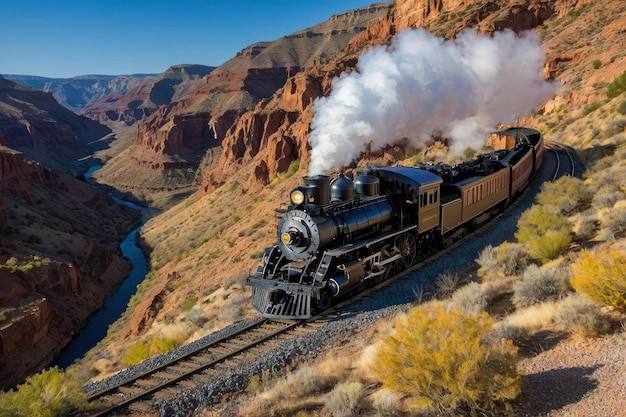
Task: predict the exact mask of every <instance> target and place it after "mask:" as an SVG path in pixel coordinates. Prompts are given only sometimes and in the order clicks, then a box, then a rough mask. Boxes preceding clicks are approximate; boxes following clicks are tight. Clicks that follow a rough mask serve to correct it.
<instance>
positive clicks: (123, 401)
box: [88, 142, 576, 417]
mask: <svg viewBox="0 0 626 417" xmlns="http://www.w3.org/2000/svg"><path fill="white" fill-rule="evenodd" d="M547 145H548V146H547V147H546V149H547V150H549V151H551V152H552V153H553V154H554V155H555V158H556V162H555V163H554V167H553V168H554V174H550V175H551V180H552V181H554V180H556V179H557V178H558V177H560V176H563V175H575V171H576V169H575V163H574V158H573V156H572V151H571V150H568V148H567V147H565V146H564V145H561V144H558V143H555V142H549V143H547ZM544 164H545V162H544ZM545 165H547V164H545ZM505 213H506V211H505V212H504V213H501V214H500V215H499V216H501V215H503V214H505ZM499 216H498V217H499ZM489 223H490V222H488V223H487V224H489ZM483 229H484V227H481V228H478V229H476V230H475V231H473V232H471V233H468V234H467V235H466V236H465V238H464V239H461V241H462V240H465V239H466V238H471V236H472V235H474V234H476V233H479V232H482V230H483ZM458 243H460V241H459V242H458ZM456 246H457V244H456V243H455V244H453V245H451V246H449V247H446V248H445V249H442V250H439V251H434V252H429V253H427V254H424V255H421V256H419V257H418V259H416V263H415V264H414V265H413V266H411V267H410V268H408V269H406V270H404V271H402V272H400V273H398V274H395V275H393V276H391V277H389V278H388V279H387V280H385V281H383V282H382V283H380V284H378V285H376V286H373V287H372V288H369V289H367V290H365V291H363V292H361V293H359V294H357V295H356V296H355V297H351V298H350V299H347V300H345V301H343V302H340V303H338V304H337V305H335V306H334V307H333V308H331V309H329V310H326V311H324V312H323V313H321V314H319V315H317V316H314V317H311V318H310V319H307V320H282V321H281V320H269V319H265V318H260V319H258V320H255V321H253V322H252V323H250V324H249V325H248V326H246V327H244V328H242V329H240V330H238V331H236V332H233V333H231V334H228V335H226V336H224V337H222V338H221V339H219V340H216V341H213V342H208V343H207V344H205V345H202V346H199V347H198V348H196V349H194V350H192V351H191V352H188V353H186V354H184V355H182V356H180V357H178V358H176V359H173V360H170V361H168V362H166V363H163V364H161V365H159V366H156V367H154V368H153V369H150V370H148V371H145V372H142V373H141V374H139V375H135V376H134V377H132V378H130V379H128V380H126V381H124V382H123V383H120V384H116V385H114V386H112V387H110V388H107V389H103V390H100V391H94V392H89V393H88V399H89V401H90V402H91V403H92V406H94V408H96V409H99V410H100V411H97V412H94V413H93V414H91V415H92V416H93V417H100V416H107V415H112V414H114V413H115V414H129V413H140V414H147V415H148V414H150V415H154V413H155V409H154V408H153V405H152V404H153V403H154V402H158V401H159V399H163V398H167V397H169V396H172V395H174V394H175V393H176V392H178V391H179V390H180V389H182V388H187V387H190V386H197V385H200V384H202V383H204V382H206V381H208V380H210V379H211V378H213V377H214V376H216V375H218V374H219V373H221V372H223V370H224V369H227V368H232V367H234V366H238V364H239V363H240V362H241V361H245V360H247V359H248V358H250V357H254V356H256V355H259V353H261V352H263V351H266V350H269V349H271V348H273V347H274V346H276V344H278V343H281V342H282V340H284V339H287V338H291V337H295V336H299V335H301V334H303V333H308V332H313V331H315V330H316V329H317V327H319V326H321V325H323V324H324V323H325V321H326V320H322V318H323V317H327V319H331V320H332V316H333V315H334V314H335V313H337V312H339V313H340V311H341V309H342V307H344V306H345V305H347V304H351V303H354V302H355V301H357V300H358V299H361V298H365V297H368V296H371V295H372V294H373V293H375V292H376V291H379V290H380V289H381V288H383V287H386V286H388V285H390V284H391V283H393V282H394V281H396V280H398V279H400V278H402V277H404V276H405V275H407V274H409V273H410V272H412V271H414V270H416V269H419V268H421V267H423V266H424V265H426V264H428V263H429V262H432V261H434V260H435V259H437V258H439V257H441V256H443V255H445V254H447V253H449V252H451V251H452V250H454V248H455V247H456Z"/></svg>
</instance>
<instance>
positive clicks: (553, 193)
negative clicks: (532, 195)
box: [537, 175, 593, 216]
mask: <svg viewBox="0 0 626 417" xmlns="http://www.w3.org/2000/svg"><path fill="white" fill-rule="evenodd" d="M592 199H593V193H592V192H591V190H590V189H589V187H587V185H586V184H585V183H584V182H583V181H582V180H581V179H579V178H576V177H572V176H569V175H566V176H563V177H561V178H559V179H558V180H556V181H555V182H544V183H543V185H542V186H541V192H540V193H539V194H537V202H538V203H539V204H540V205H542V206H544V207H546V208H549V209H550V211H554V212H556V213H558V214H562V215H565V216H570V215H572V214H574V213H577V212H581V211H584V210H585V209H587V208H589V206H590V205H591V201H592Z"/></svg>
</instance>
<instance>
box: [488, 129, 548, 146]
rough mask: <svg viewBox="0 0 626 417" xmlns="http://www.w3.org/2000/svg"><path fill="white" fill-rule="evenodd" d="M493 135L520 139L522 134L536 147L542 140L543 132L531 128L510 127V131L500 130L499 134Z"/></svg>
mask: <svg viewBox="0 0 626 417" xmlns="http://www.w3.org/2000/svg"><path fill="white" fill-rule="evenodd" d="M493 133H495V134H498V135H507V136H513V137H518V136H519V135H520V134H521V135H523V136H524V137H526V138H528V140H529V141H530V142H531V143H532V144H533V145H536V144H537V143H538V142H539V140H540V139H541V132H539V131H538V130H537V129H533V128H530V127H510V128H508V129H505V130H500V131H498V132H493Z"/></svg>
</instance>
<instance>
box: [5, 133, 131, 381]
mask: <svg viewBox="0 0 626 417" xmlns="http://www.w3.org/2000/svg"><path fill="white" fill-rule="evenodd" d="M0 142H4V143H6V141H4V140H2V141H0ZM138 217H139V215H138V214H137V213H135V212H134V211H131V210H130V209H127V208H125V207H122V206H119V205H118V204H117V203H115V201H114V200H113V199H111V198H110V197H109V196H107V195H106V194H103V193H102V192H99V191H96V190H95V189H93V188H92V187H90V186H89V185H88V184H87V183H85V182H82V181H79V180H77V179H75V178H72V177H68V176H64V175H62V174H58V173H56V172H55V171H53V170H51V169H49V168H46V167H44V166H43V165H41V164H39V163H37V162H34V161H30V160H27V159H26V158H25V157H24V154H22V153H21V152H18V151H15V150H13V149H10V148H8V147H6V146H4V145H0V230H1V232H2V233H1V234H0V367H1V372H0V388H6V387H7V386H9V385H10V384H14V383H16V382H19V381H20V379H21V378H23V377H24V376H25V375H28V374H30V373H32V372H34V371H36V370H38V369H39V368H41V367H43V366H44V365H46V364H48V363H49V362H50V360H52V359H53V358H54V356H55V354H56V353H58V352H59V351H60V350H61V349H62V348H63V346H65V344H67V343H68V342H69V341H70V340H71V337H72V336H73V335H74V334H75V333H76V332H77V331H78V330H79V329H80V327H81V326H83V325H84V324H85V323H86V321H87V319H88V317H89V315H91V314H92V313H93V312H94V311H96V310H97V309H98V308H99V307H100V306H101V304H102V301H103V300H104V298H105V297H106V296H108V295H109V294H111V293H112V292H113V291H114V290H115V288H117V286H119V284H120V283H121V281H122V280H123V279H124V278H125V276H126V275H127V273H128V270H129V268H130V265H129V264H128V262H127V261H126V260H125V259H124V258H123V257H122V255H121V252H120V250H119V243H120V242H121V241H122V240H123V238H124V237H125V235H126V233H128V231H130V229H131V228H132V227H133V225H135V224H136V222H137V221H138Z"/></svg>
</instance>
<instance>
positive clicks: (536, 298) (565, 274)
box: [513, 265, 571, 307]
mask: <svg viewBox="0 0 626 417" xmlns="http://www.w3.org/2000/svg"><path fill="white" fill-rule="evenodd" d="M570 278H571V270H570V269H569V268H567V267H558V268H544V269H542V268H539V267H538V266H537V265H530V266H529V267H528V268H527V269H526V271H524V275H523V276H522V279H521V280H520V281H518V282H517V283H516V284H515V286H514V287H513V304H515V305H516V306H517V307H528V306H530V305H533V304H538V303H541V302H543V301H548V300H558V299H559V298H561V297H563V296H565V295H566V294H567V292H568V291H569V290H570V286H569V280H570Z"/></svg>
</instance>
